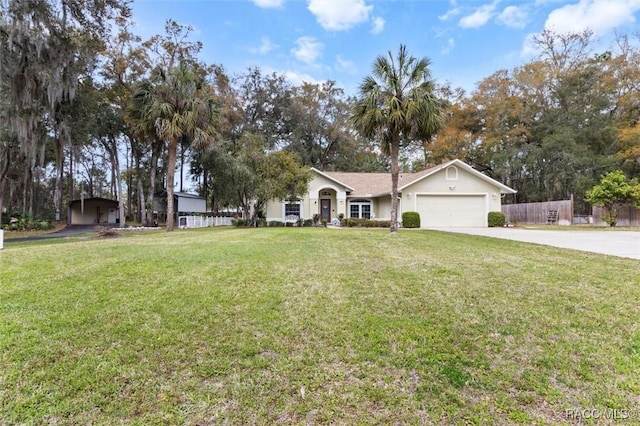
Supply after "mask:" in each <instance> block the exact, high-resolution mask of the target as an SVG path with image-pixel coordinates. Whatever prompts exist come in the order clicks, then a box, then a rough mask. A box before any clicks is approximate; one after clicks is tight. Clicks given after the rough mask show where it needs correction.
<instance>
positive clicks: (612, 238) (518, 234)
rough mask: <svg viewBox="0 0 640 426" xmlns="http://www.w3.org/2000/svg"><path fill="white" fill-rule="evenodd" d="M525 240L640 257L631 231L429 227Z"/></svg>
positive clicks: (637, 236) (637, 235)
mask: <svg viewBox="0 0 640 426" xmlns="http://www.w3.org/2000/svg"><path fill="white" fill-rule="evenodd" d="M431 229H434V230H437V231H446V232H456V233H462V234H470V235H481V236H485V237H494V238H503V239H506V240H514V241H522V242H526V243H535V244H544V245H548V246H554V247H562V248H568V249H574V250H581V251H588V252H591V253H600V254H608V255H611V256H619V257H628V258H631V259H640V232H631V231H576V230H567V231H552V230H546V229H544V230H543V229H521V228H431Z"/></svg>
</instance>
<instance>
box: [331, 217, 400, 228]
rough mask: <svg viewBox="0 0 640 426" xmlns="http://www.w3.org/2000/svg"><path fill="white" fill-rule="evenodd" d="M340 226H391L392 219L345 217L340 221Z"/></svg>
mask: <svg viewBox="0 0 640 426" xmlns="http://www.w3.org/2000/svg"><path fill="white" fill-rule="evenodd" d="M340 226H345V227H348V228H353V227H356V228H361V227H365V228H390V227H391V221H390V220H374V219H366V218H362V219H358V218H352V217H349V218H344V219H342V220H341V221H340Z"/></svg>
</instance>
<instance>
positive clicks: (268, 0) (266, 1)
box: [253, 0, 284, 8]
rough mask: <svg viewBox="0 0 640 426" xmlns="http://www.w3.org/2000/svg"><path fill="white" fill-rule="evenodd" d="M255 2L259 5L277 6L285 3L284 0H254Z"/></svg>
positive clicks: (266, 6)
mask: <svg viewBox="0 0 640 426" xmlns="http://www.w3.org/2000/svg"><path fill="white" fill-rule="evenodd" d="M253 3H254V4H255V5H256V6H258V7H264V8H275V7H280V6H282V5H283V4H284V0H253Z"/></svg>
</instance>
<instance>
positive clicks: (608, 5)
mask: <svg viewBox="0 0 640 426" xmlns="http://www.w3.org/2000/svg"><path fill="white" fill-rule="evenodd" d="M638 10H640V1H639V0H615V1H612V0H610V1H601V0H580V1H578V2H577V3H575V4H569V5H566V6H563V7H560V8H558V9H556V10H554V11H552V12H551V13H550V14H549V16H548V17H547V21H546V23H545V25H544V27H545V28H546V29H548V30H552V31H555V32H558V33H568V32H581V31H584V30H586V29H590V30H593V31H594V32H595V33H596V34H602V33H604V32H606V31H608V30H611V29H614V28H616V27H618V26H620V25H623V24H629V23H633V22H635V17H634V13H635V12H637V11H638Z"/></svg>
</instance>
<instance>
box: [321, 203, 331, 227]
mask: <svg viewBox="0 0 640 426" xmlns="http://www.w3.org/2000/svg"><path fill="white" fill-rule="evenodd" d="M320 220H326V221H327V223H329V222H331V200H320Z"/></svg>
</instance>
